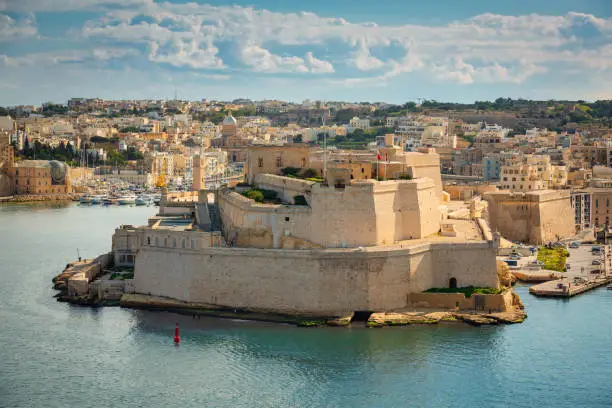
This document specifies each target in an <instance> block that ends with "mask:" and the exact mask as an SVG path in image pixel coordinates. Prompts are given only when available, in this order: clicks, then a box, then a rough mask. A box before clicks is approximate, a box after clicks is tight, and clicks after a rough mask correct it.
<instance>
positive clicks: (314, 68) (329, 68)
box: [305, 51, 335, 74]
mask: <svg viewBox="0 0 612 408" xmlns="http://www.w3.org/2000/svg"><path fill="white" fill-rule="evenodd" d="M305 59H306V64H307V65H308V66H309V67H310V72H312V73H314V74H329V73H332V72H335V70H334V66H333V65H332V64H331V62H329V61H324V60H320V59H317V58H315V57H314V56H313V55H312V52H310V51H308V52H307V53H306V56H305Z"/></svg>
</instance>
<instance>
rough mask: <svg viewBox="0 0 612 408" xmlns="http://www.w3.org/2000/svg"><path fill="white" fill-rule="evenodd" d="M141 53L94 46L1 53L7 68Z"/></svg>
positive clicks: (107, 58)
mask: <svg viewBox="0 0 612 408" xmlns="http://www.w3.org/2000/svg"><path fill="white" fill-rule="evenodd" d="M138 54H140V53H139V51H138V50H136V49H132V48H94V49H91V50H64V51H54V52H52V51H49V52H38V53H31V54H25V55H20V56H17V57H11V56H8V55H6V54H0V61H2V65H4V66H5V67H7V68H18V67H25V66H40V67H45V66H50V65H58V64H62V63H84V62H87V61H108V60H111V59H117V58H125V57H130V56H136V55H138Z"/></svg>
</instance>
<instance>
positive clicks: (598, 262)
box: [591, 259, 601, 265]
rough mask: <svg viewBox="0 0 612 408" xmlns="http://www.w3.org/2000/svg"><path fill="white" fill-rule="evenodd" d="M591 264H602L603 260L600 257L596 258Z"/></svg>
mask: <svg viewBox="0 0 612 408" xmlns="http://www.w3.org/2000/svg"><path fill="white" fill-rule="evenodd" d="M591 265H601V261H600V260H599V259H594V260H593V262H591Z"/></svg>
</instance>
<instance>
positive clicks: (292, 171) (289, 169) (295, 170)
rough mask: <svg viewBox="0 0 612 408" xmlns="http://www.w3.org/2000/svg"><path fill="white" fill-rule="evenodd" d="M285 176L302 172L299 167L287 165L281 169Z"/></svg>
mask: <svg viewBox="0 0 612 408" xmlns="http://www.w3.org/2000/svg"><path fill="white" fill-rule="evenodd" d="M281 171H282V173H283V175H284V176H297V175H298V174H299V173H300V169H299V168H298V167H285V168H284V169H282V170H281Z"/></svg>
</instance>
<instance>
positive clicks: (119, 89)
mask: <svg viewBox="0 0 612 408" xmlns="http://www.w3.org/2000/svg"><path fill="white" fill-rule="evenodd" d="M175 95H176V96H177V97H178V98H179V99H191V100H201V99H204V98H206V99H220V100H232V99H235V98H250V99H254V100H261V99H282V100H288V101H298V102H299V101H302V100H304V99H311V100H344V101H370V102H374V101H381V102H389V103H404V102H406V101H419V100H420V99H436V100H440V101H451V102H473V101H474V100H493V99H495V98H497V97H512V98H529V99H543V100H547V99H571V100H578V99H584V100H596V99H612V0H581V1H575V0H572V1H569V0H530V1H525V0H513V1H509V0H497V1H490V0H486V1H485V0H466V1H456V0H428V1H422V0H385V1H380V0H379V1H371V0H368V1H362V0H325V1H324V0H308V1H290V0H276V1H273V0H267V1H256V0H252V1H236V2H232V3H228V2H223V1H218V0H211V1H204V0H202V1H197V2H187V1H181V0H172V1H169V0H168V1H155V0H0V105H2V106H13V105H18V104H37V105H38V104H41V103H43V102H47V101H53V102H65V101H67V100H68V99H69V98H71V97H100V98H104V99H172V98H174V96H175Z"/></svg>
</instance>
